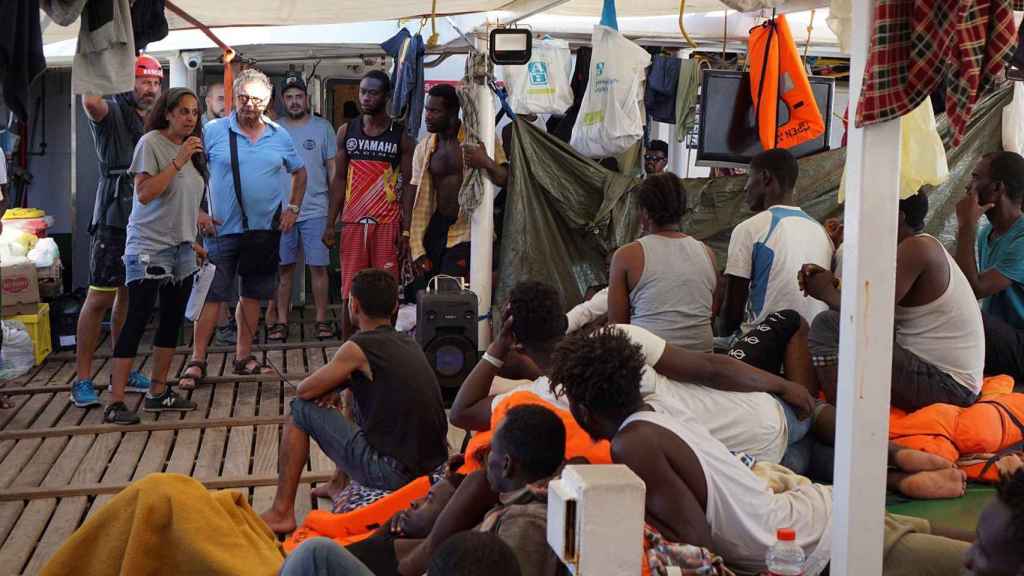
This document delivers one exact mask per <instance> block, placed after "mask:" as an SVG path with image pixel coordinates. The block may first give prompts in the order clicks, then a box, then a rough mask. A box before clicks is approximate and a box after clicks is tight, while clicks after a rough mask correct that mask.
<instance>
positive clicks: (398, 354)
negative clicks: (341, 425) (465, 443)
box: [350, 326, 448, 476]
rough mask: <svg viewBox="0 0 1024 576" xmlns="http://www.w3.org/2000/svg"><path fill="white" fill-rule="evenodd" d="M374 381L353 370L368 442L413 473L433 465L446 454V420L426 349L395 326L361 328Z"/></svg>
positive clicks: (358, 415) (359, 335)
mask: <svg viewBox="0 0 1024 576" xmlns="http://www.w3.org/2000/svg"><path fill="white" fill-rule="evenodd" d="M350 340H351V341H352V342H354V343H355V344H356V345H358V346H359V348H360V349H362V351H363V354H365V355H366V359H367V361H368V362H369V364H370V371H371V373H372V374H373V381H370V380H369V379H367V378H366V376H365V375H364V374H362V373H361V372H359V373H356V374H353V375H352V382H351V385H350V389H351V390H352V396H353V397H354V398H355V404H356V405H355V417H356V423H357V424H359V426H360V427H361V428H362V429H363V431H364V432H365V433H366V438H367V440H368V441H369V442H370V445H371V446H373V447H374V449H376V450H377V451H378V452H381V453H383V454H386V455H388V456H391V457H392V458H394V459H395V460H398V461H399V462H401V463H402V465H404V466H405V471H406V472H407V473H409V474H410V475H412V476H421V475H423V474H426V473H428V472H431V471H433V470H434V469H435V468H437V467H438V466H440V465H441V464H442V463H443V462H444V461H445V460H446V459H447V458H448V420H447V419H446V418H445V415H444V404H443V403H442V400H441V387H440V386H439V385H438V383H437V378H436V377H435V376H434V369H433V368H431V367H430V364H429V363H428V362H427V357H426V356H425V355H424V354H423V349H422V348H421V347H420V345H419V344H417V343H416V341H415V340H414V339H413V338H412V337H411V336H409V335H408V334H403V333H401V332H397V331H396V330H395V329H394V328H393V327H391V326H381V327H380V328H377V329H375V330H371V331H369V332H357V333H356V334H354V335H353V336H352V338H351V339H350Z"/></svg>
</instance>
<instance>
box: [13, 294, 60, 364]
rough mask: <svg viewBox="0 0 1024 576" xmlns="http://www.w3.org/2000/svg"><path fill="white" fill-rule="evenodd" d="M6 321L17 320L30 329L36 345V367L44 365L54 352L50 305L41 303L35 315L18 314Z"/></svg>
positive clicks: (30, 334)
mask: <svg viewBox="0 0 1024 576" xmlns="http://www.w3.org/2000/svg"><path fill="white" fill-rule="evenodd" d="M4 320H17V321H18V322H21V323H22V324H24V325H25V328H28V334H29V336H31V337H32V343H33V344H34V345H35V352H36V365H39V364H42V362H43V360H46V357H47V356H49V355H50V352H52V351H53V341H52V340H50V305H49V304H43V303H40V304H39V309H38V310H37V311H36V313H35V314H18V315H17V316H8V317H7V318H4Z"/></svg>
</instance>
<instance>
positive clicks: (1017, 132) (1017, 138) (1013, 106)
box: [1003, 82, 1024, 154]
mask: <svg viewBox="0 0 1024 576" xmlns="http://www.w3.org/2000/svg"><path fill="white" fill-rule="evenodd" d="M1003 150H1005V151H1007V152H1016V153H1017V154H1020V153H1021V151H1022V150H1024V84H1021V83H1020V82H1014V83H1013V101H1012V102H1010V103H1009V104H1008V105H1007V106H1006V107H1005V108H1003Z"/></svg>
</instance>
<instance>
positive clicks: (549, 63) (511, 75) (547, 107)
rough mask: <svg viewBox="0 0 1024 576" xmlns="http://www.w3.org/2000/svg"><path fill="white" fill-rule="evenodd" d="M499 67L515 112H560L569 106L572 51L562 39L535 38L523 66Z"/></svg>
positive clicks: (570, 101)
mask: <svg viewBox="0 0 1024 576" xmlns="http://www.w3.org/2000/svg"><path fill="white" fill-rule="evenodd" d="M500 68H501V72H502V75H503V77H504V79H505V86H506V87H507V88H508V104H509V106H511V107H512V111H513V112H515V113H516V114H563V113H564V112H565V111H566V110H568V109H569V107H570V106H572V53H571V52H570V51H569V43H568V42H566V41H565V40H554V39H551V38H545V39H544V40H541V41H539V42H535V43H534V44H533V55H532V56H531V57H530V61H529V62H528V63H527V64H526V65H525V66H501V67H500Z"/></svg>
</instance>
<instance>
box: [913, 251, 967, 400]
mask: <svg viewBox="0 0 1024 576" xmlns="http://www.w3.org/2000/svg"><path fill="white" fill-rule="evenodd" d="M920 236H926V237H928V238H931V239H932V240H934V241H935V242H936V243H937V244H939V247H941V248H942V253H943V254H945V255H946V262H947V263H948V264H949V284H948V285H947V286H946V291H945V292H943V293H942V295H941V296H939V297H938V298H937V299H936V300H935V301H934V302H931V303H929V304H925V305H923V306H913V307H910V308H906V307H903V306H896V310H895V314H894V318H895V321H896V322H895V323H896V343H897V344H899V345H900V346H902V347H904V348H906V349H907V350H909V351H910V352H913V353H914V354H915V355H917V356H918V357H920V358H921V359H922V360H924V361H926V362H928V363H929V364H931V365H933V366H935V367H936V368H938V369H940V370H942V371H943V372H945V373H947V374H949V375H950V376H951V377H952V378H953V379H954V380H956V381H957V382H958V383H959V384H960V385H961V386H963V387H964V388H967V389H969V390H970V391H972V392H974V393H975V394H977V393H978V392H980V391H981V381H982V371H983V370H984V367H985V330H984V328H983V326H982V322H981V307H980V306H979V305H978V300H977V298H975V296H974V290H972V289H971V284H970V283H969V282H968V281H967V277H966V276H964V273H963V272H962V271H961V270H960V266H958V265H957V263H956V261H955V260H953V257H952V256H950V255H949V252H948V251H946V249H945V247H943V246H942V243H941V242H939V241H938V239H936V238H934V237H932V236H929V235H927V234H921V235H920Z"/></svg>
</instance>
